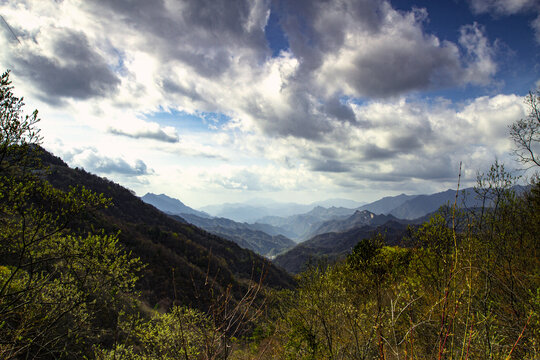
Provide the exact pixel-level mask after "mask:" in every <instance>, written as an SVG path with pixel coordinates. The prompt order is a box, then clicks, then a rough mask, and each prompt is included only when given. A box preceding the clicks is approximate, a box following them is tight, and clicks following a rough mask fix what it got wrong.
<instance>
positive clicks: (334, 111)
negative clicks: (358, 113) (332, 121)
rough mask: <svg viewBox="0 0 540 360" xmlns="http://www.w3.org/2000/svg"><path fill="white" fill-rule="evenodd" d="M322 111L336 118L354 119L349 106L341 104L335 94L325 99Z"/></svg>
mask: <svg viewBox="0 0 540 360" xmlns="http://www.w3.org/2000/svg"><path fill="white" fill-rule="evenodd" d="M324 112H325V113H326V114H328V115H329V116H331V117H334V118H336V119H338V120H344V121H354V120H355V115H354V112H353V111H352V109H351V107H350V106H349V105H348V104H342V103H341V101H340V100H339V98H338V97H337V96H333V97H331V98H329V99H327V100H326V102H325V104H324Z"/></svg>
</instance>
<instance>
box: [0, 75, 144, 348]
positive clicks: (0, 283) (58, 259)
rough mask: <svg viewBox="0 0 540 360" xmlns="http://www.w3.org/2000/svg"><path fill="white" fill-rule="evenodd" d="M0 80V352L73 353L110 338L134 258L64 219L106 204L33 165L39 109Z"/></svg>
mask: <svg viewBox="0 0 540 360" xmlns="http://www.w3.org/2000/svg"><path fill="white" fill-rule="evenodd" d="M9 84H10V82H9V78H8V73H4V74H3V75H2V77H1V79H0V96H1V101H0V108H1V109H0V115H1V118H0V319H1V321H0V358H2V359H18V358H33V359H39V358H58V357H67V358H69V357H79V356H81V355H83V354H85V353H88V351H89V350H88V349H89V345H90V344H92V343H98V342H102V341H109V340H108V339H110V338H111V333H112V331H113V330H114V327H115V324H114V323H115V321H116V320H115V319H116V317H117V315H118V313H119V312H120V311H121V310H122V309H127V308H129V307H130V304H131V300H128V296H129V294H132V293H133V289H134V283H135V281H136V280H137V277H136V276H135V273H136V272H137V271H138V269H139V267H140V262H139V261H138V260H136V259H131V257H130V256H128V255H127V254H125V253H124V252H123V251H122V250H121V248H120V247H119V245H118V240H117V237H116V236H110V235H106V234H104V233H102V232H94V233H92V234H86V235H84V236H83V235H82V234H79V235H78V234H77V231H76V229H72V228H71V225H72V224H73V223H74V221H76V220H77V219H83V218H85V217H86V216H88V214H89V213H90V212H91V211H93V210H94V209H97V208H103V207H106V206H107V205H108V204H109V203H110V201H109V200H107V199H105V198H104V197H103V196H102V195H97V194H95V193H93V192H91V191H89V190H87V189H86V188H84V187H77V188H71V189H69V190H67V191H61V190H58V189H55V188H53V187H52V186H51V185H50V184H49V183H48V182H47V181H46V180H45V179H44V174H46V171H47V169H44V168H40V167H39V160H38V159H37V158H36V155H37V152H36V151H34V150H36V149H37V147H36V145H37V142H38V141H39V137H38V135H37V134H38V131H37V130H35V128H34V125H35V124H36V122H37V112H34V113H33V114H32V115H31V116H23V114H22V105H23V103H22V99H18V98H16V97H15V96H14V95H13V93H12V92H11V87H10V86H9Z"/></svg>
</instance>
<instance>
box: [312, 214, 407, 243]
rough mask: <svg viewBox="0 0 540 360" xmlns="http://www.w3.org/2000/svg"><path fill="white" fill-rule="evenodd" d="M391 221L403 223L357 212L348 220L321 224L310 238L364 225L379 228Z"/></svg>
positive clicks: (388, 216)
mask: <svg viewBox="0 0 540 360" xmlns="http://www.w3.org/2000/svg"><path fill="white" fill-rule="evenodd" d="M389 221H395V222H401V223H403V222H402V221H400V220H399V219H397V218H396V217H394V216H392V215H375V214H374V213H372V212H369V211H367V210H363V211H360V210H356V211H355V213H354V214H352V215H351V216H349V217H347V218H342V219H333V220H329V221H325V222H323V223H322V224H320V225H319V226H318V227H317V229H315V230H314V231H312V232H311V233H310V234H309V237H310V238H311V237H313V236H316V235H319V234H324V233H330V232H344V231H347V230H350V229H352V228H356V227H361V226H364V225H371V226H378V225H383V224H385V223H387V222H389Z"/></svg>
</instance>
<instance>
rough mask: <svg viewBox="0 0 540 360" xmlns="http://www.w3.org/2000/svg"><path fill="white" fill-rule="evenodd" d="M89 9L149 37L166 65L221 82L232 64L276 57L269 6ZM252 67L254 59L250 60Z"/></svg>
mask: <svg viewBox="0 0 540 360" xmlns="http://www.w3.org/2000/svg"><path fill="white" fill-rule="evenodd" d="M98 4H99V7H94V4H91V5H87V6H88V9H89V10H90V11H92V12H94V13H95V14H96V15H101V14H102V13H106V14H110V16H111V17H114V18H115V19H117V21H120V22H123V23H125V24H126V25H128V26H130V27H131V28H134V29H136V30H138V31H140V32H142V33H144V34H145V37H144V38H141V39H140V40H141V41H145V42H146V43H147V44H146V46H147V47H148V48H150V49H154V50H155V51H157V52H159V54H160V55H161V58H162V60H164V61H178V60H180V61H182V63H183V64H184V65H187V66H189V67H191V68H192V69H193V70H194V71H195V72H196V73H198V74H199V75H201V76H204V77H208V78H214V77H219V76H221V75H222V74H223V73H225V71H227V70H228V69H229V68H230V67H231V65H232V64H231V59H232V58H237V57H238V56H243V55H245V54H244V53H243V52H242V51H241V50H245V51H246V52H247V54H248V56H249V57H253V59H254V60H255V61H256V62H257V61H262V60H264V58H265V57H266V56H268V55H269V54H271V52H270V49H269V48H268V45H267V43H266V38H265V36H264V30H263V28H264V25H265V21H266V11H267V10H268V7H269V4H268V2H267V1H250V0H185V1H176V2H175V1H171V2H165V1H163V0H159V1H147V0H134V1H132V0H116V1H109V0H101V1H98ZM247 61H248V63H249V62H251V61H252V59H248V60H247Z"/></svg>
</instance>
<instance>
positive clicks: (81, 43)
mask: <svg viewBox="0 0 540 360" xmlns="http://www.w3.org/2000/svg"><path fill="white" fill-rule="evenodd" d="M53 50H54V52H55V56H56V57H55V58H49V57H47V56H44V55H40V54H34V53H31V52H27V53H24V52H22V53H18V54H19V55H18V56H16V57H15V58H14V59H13V61H14V62H15V65H14V71H15V72H16V73H17V74H18V75H20V76H22V77H25V78H28V79H29V80H30V81H32V82H33V83H34V84H35V85H36V87H37V89H38V90H39V95H40V96H41V98H43V99H44V100H45V101H47V102H49V103H53V104H57V103H58V102H60V99H61V98H74V99H89V98H92V97H104V96H107V95H108V94H110V93H111V92H112V91H113V90H114V89H115V88H116V87H117V86H118V85H119V83H120V80H119V79H118V78H117V77H116V75H115V74H114V73H113V72H112V70H111V69H110V68H109V66H108V65H107V63H106V61H105V59H103V57H102V56H100V55H99V54H97V53H96V52H94V51H93V50H92V49H91V48H90V44H89V43H88V39H87V38H86V36H85V35H84V34H83V33H78V32H73V31H70V30H67V29H65V30H63V31H62V32H61V33H59V34H58V36H57V37H56V38H55V39H54V46H53Z"/></svg>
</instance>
